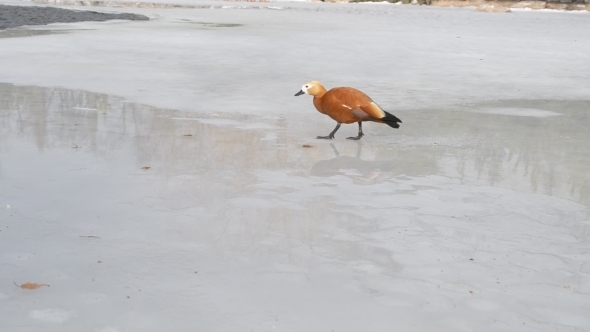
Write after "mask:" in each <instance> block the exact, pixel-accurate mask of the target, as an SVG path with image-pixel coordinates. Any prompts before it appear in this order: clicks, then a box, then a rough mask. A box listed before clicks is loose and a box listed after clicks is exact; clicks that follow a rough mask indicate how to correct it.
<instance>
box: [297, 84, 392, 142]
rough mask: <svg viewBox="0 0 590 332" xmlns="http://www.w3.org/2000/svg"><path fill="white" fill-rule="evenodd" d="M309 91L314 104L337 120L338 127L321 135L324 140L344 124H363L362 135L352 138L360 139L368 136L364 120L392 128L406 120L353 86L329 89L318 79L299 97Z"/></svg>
mask: <svg viewBox="0 0 590 332" xmlns="http://www.w3.org/2000/svg"><path fill="white" fill-rule="evenodd" d="M302 94H309V95H312V96H313V105H314V106H315V108H316V109H317V110H318V111H319V112H320V113H323V114H326V115H327V116H329V117H330V118H332V119H334V121H336V122H337V125H336V128H335V129H334V130H333V131H332V132H331V133H330V135H328V136H318V138H323V139H333V138H334V134H335V133H336V131H338V129H339V128H340V125H341V124H342V123H347V124H348V123H354V122H357V123H358V124H359V134H358V136H356V137H348V138H349V139H354V140H358V139H360V138H361V137H363V136H364V134H363V131H362V125H361V123H362V122H363V121H372V122H380V123H385V124H387V125H389V126H390V127H392V128H399V123H401V122H402V121H401V120H400V119H399V118H397V117H396V116H394V115H392V114H390V113H388V112H386V111H384V110H383V109H381V107H379V105H377V104H376V103H375V102H374V101H373V100H372V99H371V98H370V97H369V96H367V95H366V94H365V93H364V92H362V91H360V90H357V89H355V88H350V87H340V88H333V89H330V90H329V91H326V88H324V86H323V85H322V84H321V83H320V82H317V81H311V82H309V83H306V84H304V85H303V87H302V88H301V91H299V92H298V93H297V94H295V95H296V96H300V95H302Z"/></svg>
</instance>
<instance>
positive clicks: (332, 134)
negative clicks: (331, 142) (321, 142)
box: [316, 124, 340, 139]
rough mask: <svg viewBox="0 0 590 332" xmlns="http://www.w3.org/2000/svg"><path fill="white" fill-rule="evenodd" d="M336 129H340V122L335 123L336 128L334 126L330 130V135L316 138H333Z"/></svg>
mask: <svg viewBox="0 0 590 332" xmlns="http://www.w3.org/2000/svg"><path fill="white" fill-rule="evenodd" d="M338 129H340V124H337V125H336V128H334V130H332V132H331V133H330V135H328V136H318V137H316V138H318V139H333V138H334V134H335V133H336V132H337V131H338Z"/></svg>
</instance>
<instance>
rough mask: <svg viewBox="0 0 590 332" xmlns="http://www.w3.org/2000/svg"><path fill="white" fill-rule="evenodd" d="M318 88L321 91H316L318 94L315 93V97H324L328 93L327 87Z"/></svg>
mask: <svg viewBox="0 0 590 332" xmlns="http://www.w3.org/2000/svg"><path fill="white" fill-rule="evenodd" d="M318 90H320V91H318V93H316V94H315V95H314V97H315V98H322V97H323V96H324V95H325V94H326V88H324V87H323V86H320V87H319V88H318Z"/></svg>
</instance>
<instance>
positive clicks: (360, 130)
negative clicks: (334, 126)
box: [346, 121, 365, 141]
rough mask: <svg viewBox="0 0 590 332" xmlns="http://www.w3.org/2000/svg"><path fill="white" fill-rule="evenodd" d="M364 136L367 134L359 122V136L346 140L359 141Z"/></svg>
mask: <svg viewBox="0 0 590 332" xmlns="http://www.w3.org/2000/svg"><path fill="white" fill-rule="evenodd" d="M363 136H365V134H363V125H362V122H360V121H359V134H358V136H356V137H355V136H353V137H347V138H346V139H352V140H355V141H358V140H359V139H361V137H363Z"/></svg>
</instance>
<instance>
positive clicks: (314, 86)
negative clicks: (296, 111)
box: [295, 81, 326, 96]
mask: <svg viewBox="0 0 590 332" xmlns="http://www.w3.org/2000/svg"><path fill="white" fill-rule="evenodd" d="M325 92H326V89H325V88H324V86H323V85H322V83H320V82H318V81H310V82H307V83H305V84H303V86H302V87H301V90H300V91H299V92H297V93H296V94H295V95H296V96H301V95H302V94H308V95H312V96H317V95H321V94H324V93H325Z"/></svg>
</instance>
